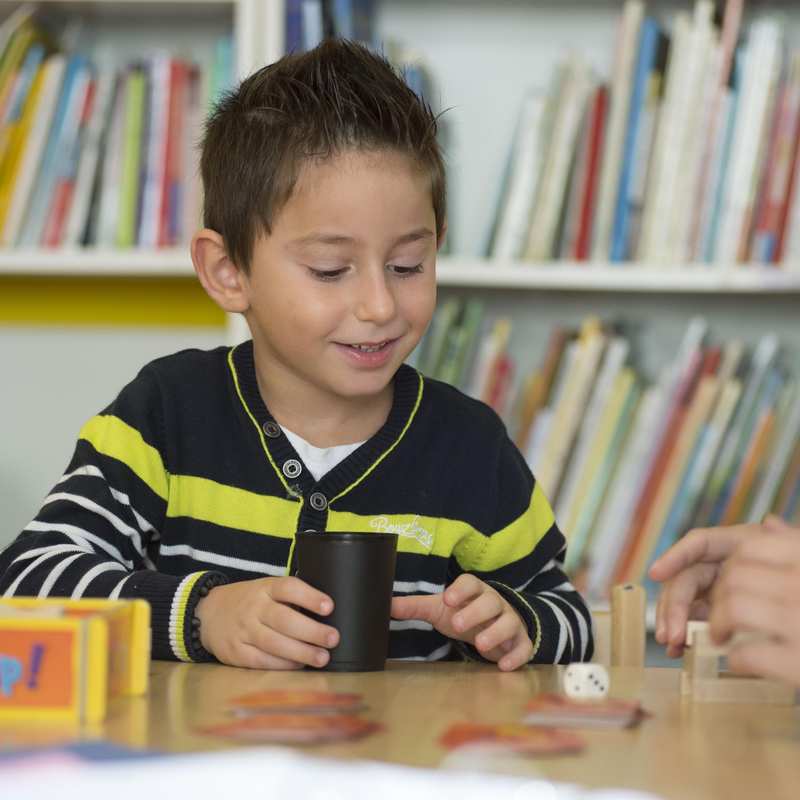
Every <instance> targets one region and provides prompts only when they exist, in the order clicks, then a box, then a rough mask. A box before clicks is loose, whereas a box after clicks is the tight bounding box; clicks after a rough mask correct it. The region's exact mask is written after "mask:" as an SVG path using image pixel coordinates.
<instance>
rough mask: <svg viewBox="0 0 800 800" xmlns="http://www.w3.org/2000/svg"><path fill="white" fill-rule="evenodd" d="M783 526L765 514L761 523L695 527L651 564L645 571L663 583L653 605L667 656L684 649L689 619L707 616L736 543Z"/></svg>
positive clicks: (657, 638) (674, 655) (660, 639)
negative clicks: (711, 598) (712, 593)
mask: <svg viewBox="0 0 800 800" xmlns="http://www.w3.org/2000/svg"><path fill="white" fill-rule="evenodd" d="M786 527H787V525H786V523H784V522H783V521H782V520H781V519H779V518H778V517H768V518H767V519H766V520H764V522H763V523H762V524H761V525H758V524H751V525H733V526H730V527H724V528H722V527H720V528H697V529H695V530H693V531H690V532H689V533H687V534H686V536H684V537H683V538H682V539H680V540H679V541H678V542H677V543H676V544H674V545H673V546H672V547H671V548H670V549H669V550H668V551H667V552H666V553H664V555H663V556H661V558H659V559H658V560H657V561H655V562H654V563H653V564H652V566H651V567H650V569H649V571H648V574H649V575H650V577H651V578H652V579H653V580H654V581H659V582H661V583H664V584H665V585H664V588H663V589H662V590H661V594H660V596H659V598H658V604H657V606H656V641H657V642H659V643H660V644H663V645H666V647H667V655H668V656H670V657H671V658H677V657H679V656H680V655H681V654H682V653H683V646H684V643H685V641H686V623H687V621H688V620H690V619H708V615H709V611H710V590H711V589H712V587H713V586H714V582H715V581H716V580H717V577H718V576H719V572H720V568H721V567H722V564H723V562H724V561H725V560H726V559H727V558H729V557H730V556H731V555H732V554H733V552H734V550H735V549H736V547H737V546H738V545H739V544H740V543H741V542H743V541H744V540H745V539H748V538H752V537H754V536H757V535H758V534H761V533H765V532H769V531H776V530H777V531H779V530H782V529H784V528H786Z"/></svg>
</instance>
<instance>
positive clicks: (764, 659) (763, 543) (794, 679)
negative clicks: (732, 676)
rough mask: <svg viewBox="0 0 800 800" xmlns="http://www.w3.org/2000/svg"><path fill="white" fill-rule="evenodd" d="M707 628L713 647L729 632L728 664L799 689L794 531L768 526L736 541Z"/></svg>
mask: <svg viewBox="0 0 800 800" xmlns="http://www.w3.org/2000/svg"><path fill="white" fill-rule="evenodd" d="M711 600H712V603H711V616H710V618H709V629H710V633H711V637H712V639H714V641H716V642H717V643H718V644H724V643H726V642H728V641H729V640H731V638H732V637H733V635H734V634H737V633H742V632H746V633H751V634H756V635H755V636H748V637H743V638H742V643H741V644H736V640H733V642H732V647H731V649H730V651H729V653H728V666H729V667H730V668H731V670H733V671H734V672H740V673H744V674H748V675H760V676H762V677H766V678H777V679H780V680H785V681H788V682H789V683H792V684H794V685H795V686H798V687H800V528H791V527H789V526H788V525H783V526H778V525H776V524H774V523H773V525H772V527H771V529H770V530H768V531H767V532H766V533H765V534H763V535H760V536H757V537H753V538H751V539H746V540H745V541H743V542H741V543H740V544H739V546H738V547H737V548H736V550H735V551H734V553H733V555H732V556H731V557H730V558H729V559H728V560H727V561H726V562H725V564H724V565H723V567H722V569H721V571H720V575H719V578H718V579H717V581H716V583H715V585H714V588H713V592H712V597H711Z"/></svg>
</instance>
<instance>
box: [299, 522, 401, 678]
mask: <svg viewBox="0 0 800 800" xmlns="http://www.w3.org/2000/svg"><path fill="white" fill-rule="evenodd" d="M396 558H397V534H395V533H297V534H296V536H295V546H294V559H293V567H292V574H293V575H296V576H297V577H298V578H300V579H301V580H303V581H305V582H306V583H307V584H309V585H310V586H313V587H314V588H315V589H319V591H321V592H324V593H325V594H326V595H328V597H330V598H331V599H332V600H333V604H334V608H333V612H332V613H331V614H329V615H328V616H327V617H323V616H319V615H316V614H313V613H311V612H309V611H304V612H303V613H305V614H308V615H309V616H310V617H313V618H314V619H317V620H319V621H320V622H324V623H325V624H327V625H330V626H332V627H334V628H336V630H338V631H339V644H338V645H337V646H336V647H334V648H332V649H331V651H330V654H331V657H330V661H329V662H328V663H327V665H326V666H325V667H323V669H326V670H331V671H333V672H374V671H377V670H382V669H384V667H385V666H386V658H387V656H388V653H389V620H390V619H391V606H392V587H393V585H394V569H395V561H396Z"/></svg>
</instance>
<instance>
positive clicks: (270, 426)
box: [261, 420, 281, 439]
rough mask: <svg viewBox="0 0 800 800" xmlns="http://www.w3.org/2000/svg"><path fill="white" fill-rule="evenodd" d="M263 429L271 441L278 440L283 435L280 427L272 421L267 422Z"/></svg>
mask: <svg viewBox="0 0 800 800" xmlns="http://www.w3.org/2000/svg"><path fill="white" fill-rule="evenodd" d="M261 428H262V430H263V431H264V433H265V434H266V435H267V436H268V437H269V438H270V439H277V438H278V437H279V436H280V435H281V429H280V426H279V425H278V423H277V422H273V421H272V420H269V421H268V422H265V423H264V424H263V425H262V426H261Z"/></svg>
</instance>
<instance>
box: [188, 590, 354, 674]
mask: <svg viewBox="0 0 800 800" xmlns="http://www.w3.org/2000/svg"><path fill="white" fill-rule="evenodd" d="M291 606H297V607H298V608H300V609H306V610H308V611H311V612H313V613H314V614H318V615H320V616H327V615H328V614H330V613H331V611H333V601H332V600H331V598H330V597H328V596H327V595H325V594H323V593H322V592H319V591H317V590H316V589H314V588H313V587H311V586H309V585H308V584H307V583H305V582H304V581H302V580H300V579H299V578H295V577H283V578H259V579H257V580H252V581H240V582H238V583H228V584H225V585H223V586H216V587H214V588H213V589H211V591H210V592H209V593H208V595H206V597H204V598H202V599H201V600H200V602H199V603H198V604H197V608H196V610H195V615H196V616H197V617H198V618H199V620H200V642H201V644H202V645H203V647H204V648H205V649H206V650H208V652H209V653H211V654H212V655H213V656H215V657H216V658H217V659H219V660H220V661H221V662H223V663H224V664H230V665H231V666H234V667H250V668H252V669H301V668H302V667H303V666H305V665H306V664H307V665H309V666H312V667H324V666H325V664H327V663H328V660H329V659H330V653H329V652H328V648H331V647H335V646H336V645H337V644H338V643H339V632H338V631H337V630H336V629H335V628H332V627H330V626H329V625H323V624H322V623H320V622H317V621H316V620H314V619H311V617H309V616H307V615H306V614H304V613H303V612H302V611H297V610H295V609H294V608H292V607H291Z"/></svg>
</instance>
